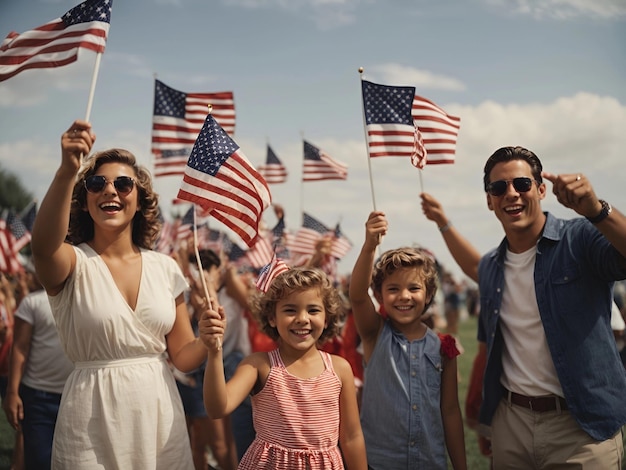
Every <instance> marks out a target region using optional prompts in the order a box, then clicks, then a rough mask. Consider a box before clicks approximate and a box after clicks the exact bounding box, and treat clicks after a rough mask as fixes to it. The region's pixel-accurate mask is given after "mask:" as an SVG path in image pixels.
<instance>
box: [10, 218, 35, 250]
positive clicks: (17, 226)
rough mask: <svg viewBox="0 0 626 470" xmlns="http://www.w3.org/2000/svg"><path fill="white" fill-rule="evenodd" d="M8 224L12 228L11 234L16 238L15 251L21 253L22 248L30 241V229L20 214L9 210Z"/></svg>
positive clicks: (14, 242)
mask: <svg viewBox="0 0 626 470" xmlns="http://www.w3.org/2000/svg"><path fill="white" fill-rule="evenodd" d="M7 224H8V226H9V228H10V229H11V234H12V235H13V238H14V241H13V251H14V253H19V251H20V250H21V249H22V248H24V247H25V246H26V245H28V244H29V243H30V239H31V234H30V230H28V228H26V224H24V222H23V221H22V219H21V218H20V216H18V215H17V214H14V213H13V212H9V215H8V217H7Z"/></svg>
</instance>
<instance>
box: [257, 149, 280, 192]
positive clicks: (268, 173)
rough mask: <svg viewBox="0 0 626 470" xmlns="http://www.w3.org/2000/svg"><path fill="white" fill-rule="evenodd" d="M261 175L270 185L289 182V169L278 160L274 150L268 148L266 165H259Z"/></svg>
mask: <svg viewBox="0 0 626 470" xmlns="http://www.w3.org/2000/svg"><path fill="white" fill-rule="evenodd" d="M259 173H261V175H262V176H263V178H265V181H267V183H268V184H278V183H284V182H285V181H287V168H286V167H285V165H283V164H282V162H281V161H280V160H279V159H278V157H277V156H276V154H275V153H274V151H273V150H272V148H271V147H270V146H269V145H268V146H267V158H266V160H265V165H259Z"/></svg>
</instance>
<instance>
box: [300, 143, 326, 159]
mask: <svg viewBox="0 0 626 470" xmlns="http://www.w3.org/2000/svg"><path fill="white" fill-rule="evenodd" d="M304 159H305V160H318V161H320V162H321V161H322V157H321V155H320V149H318V148H317V147H315V146H314V145H311V144H309V143H308V142H307V141H306V140H305V141H304Z"/></svg>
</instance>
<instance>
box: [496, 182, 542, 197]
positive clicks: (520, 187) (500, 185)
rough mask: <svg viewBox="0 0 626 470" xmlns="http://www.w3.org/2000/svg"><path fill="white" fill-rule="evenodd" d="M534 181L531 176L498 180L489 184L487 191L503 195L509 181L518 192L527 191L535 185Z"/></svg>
mask: <svg viewBox="0 0 626 470" xmlns="http://www.w3.org/2000/svg"><path fill="white" fill-rule="evenodd" d="M533 181H534V180H532V179H530V178H513V179H512V180H498V181H494V182H493V183H489V184H488V185H487V188H486V190H487V192H488V193H489V194H491V195H492V196H502V195H503V194H504V193H506V190H507V188H508V187H509V183H513V188H515V191H517V192H518V193H526V192H528V191H530V188H532V187H533Z"/></svg>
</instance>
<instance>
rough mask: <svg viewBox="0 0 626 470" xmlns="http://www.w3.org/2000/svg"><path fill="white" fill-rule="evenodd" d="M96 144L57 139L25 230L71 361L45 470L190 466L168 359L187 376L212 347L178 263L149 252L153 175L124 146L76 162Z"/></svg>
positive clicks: (83, 132) (78, 135) (86, 127)
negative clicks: (56, 154)
mask: <svg viewBox="0 0 626 470" xmlns="http://www.w3.org/2000/svg"><path fill="white" fill-rule="evenodd" d="M94 141H95V134H94V133H93V132H92V130H91V125H90V124H89V123H88V122H86V121H75V122H74V123H73V124H72V126H71V127H70V128H69V130H68V131H67V132H65V133H64V134H63V136H62V138H61V149H62V161H61V165H60V167H59V169H58V170H57V172H56V174H55V176H54V179H53V181H52V184H51V185H50V188H49V189H48V192H47V194H46V196H45V198H44V199H43V201H42V203H41V207H40V209H39V212H38V214H37V219H36V221H35V225H34V228H33V234H32V251H33V256H34V260H35V266H36V269H37V274H38V276H39V279H40V280H41V282H42V284H43V285H44V287H45V288H46V291H47V293H48V296H49V300H50V304H51V306H52V311H53V314H54V317H55V320H56V324H57V329H58V330H59V336H60V338H61V343H62V344H63V346H64V348H65V353H66V354H67V356H68V357H69V358H70V360H71V361H72V362H74V364H75V369H74V371H73V372H72V373H71V375H70V377H69V378H68V380H67V383H66V385H65V389H64V391H63V398H62V401H61V405H60V410H59V416H58V421H57V425H56V428H55V435H54V444H53V453H52V468H53V469H70V468H71V469H96V468H98V469H107V470H110V469H124V470H127V469H134V470H137V469H140V470H141V469H146V470H147V469H150V470H154V469H167V470H170V469H185V470H187V469H191V468H193V463H192V459H191V450H190V445H189V438H188V434H187V428H186V425H185V416H184V412H183V407H182V404H181V401H180V396H179V394H178V390H177V389H176V384H175V381H174V377H173V375H172V373H171V371H170V369H169V366H168V365H167V362H166V356H167V357H169V359H170V360H171V361H172V363H173V364H174V366H175V367H176V368H177V369H179V370H181V371H188V370H192V369H194V368H196V367H198V366H199V365H200V364H201V363H202V361H203V360H204V359H205V358H206V353H207V349H206V346H205V345H204V344H203V343H202V342H201V341H200V340H199V339H196V338H195V336H194V334H193V331H192V328H191V324H190V321H189V315H188V313H187V310H186V306H185V302H184V298H183V292H184V290H185V289H186V288H187V283H186V281H185V279H184V277H183V275H182V273H181V271H180V269H179V267H178V265H177V264H176V262H175V261H174V260H173V259H172V258H170V257H168V256H166V255H163V254H160V253H156V252H154V251H152V250H151V248H152V246H153V243H154V239H155V237H156V235H157V232H158V230H159V222H158V218H157V211H158V196H157V195H156V193H155V192H154V191H153V189H152V183H151V180H150V175H149V173H148V172H147V171H146V170H145V169H144V168H142V167H140V166H139V165H137V163H136V160H135V157H134V156H133V155H132V154H131V153H130V152H128V151H126V150H121V149H111V150H106V151H104V152H99V153H96V154H94V155H93V156H91V157H89V158H87V159H86V160H85V161H84V162H82V158H83V155H85V156H86V155H88V154H89V152H90V151H91V148H92V145H93V143H94ZM81 164H82V166H81ZM68 227H69V232H68ZM66 236H67V238H66Z"/></svg>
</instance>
